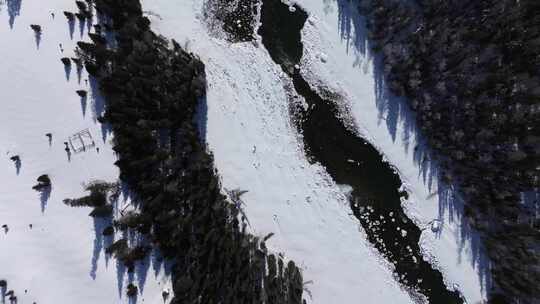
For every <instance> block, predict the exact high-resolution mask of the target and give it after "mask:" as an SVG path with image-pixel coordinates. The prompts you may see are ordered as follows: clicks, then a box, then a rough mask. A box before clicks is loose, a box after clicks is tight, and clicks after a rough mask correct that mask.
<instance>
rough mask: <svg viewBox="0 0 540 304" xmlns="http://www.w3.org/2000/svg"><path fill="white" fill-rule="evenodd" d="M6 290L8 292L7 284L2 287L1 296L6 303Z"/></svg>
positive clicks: (0, 289)
mask: <svg viewBox="0 0 540 304" xmlns="http://www.w3.org/2000/svg"><path fill="white" fill-rule="evenodd" d="M6 292H7V287H5V286H2V287H0V298H1V299H2V303H6Z"/></svg>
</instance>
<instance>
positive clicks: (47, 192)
mask: <svg viewBox="0 0 540 304" xmlns="http://www.w3.org/2000/svg"><path fill="white" fill-rule="evenodd" d="M51 191H52V186H47V187H43V188H41V189H39V201H40V203H41V213H45V209H47V203H48V202H49V198H50V197H51Z"/></svg>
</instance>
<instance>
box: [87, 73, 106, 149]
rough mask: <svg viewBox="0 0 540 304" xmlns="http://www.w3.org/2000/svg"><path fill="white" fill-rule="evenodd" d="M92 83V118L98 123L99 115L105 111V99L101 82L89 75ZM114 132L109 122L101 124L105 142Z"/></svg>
mask: <svg viewBox="0 0 540 304" xmlns="http://www.w3.org/2000/svg"><path fill="white" fill-rule="evenodd" d="M88 82H89V84H90V93H91V94H90V98H91V103H92V119H93V120H94V122H95V123H97V122H98V121H97V119H98V117H101V116H103V114H104V113H105V99H104V97H103V96H102V95H101V92H100V91H99V82H98V80H97V79H96V78H94V77H92V76H90V75H89V76H88ZM111 132H112V129H111V126H110V125H109V124H108V123H102V124H101V139H102V140H103V142H105V141H106V140H107V137H108V135H109V134H110V133H111Z"/></svg>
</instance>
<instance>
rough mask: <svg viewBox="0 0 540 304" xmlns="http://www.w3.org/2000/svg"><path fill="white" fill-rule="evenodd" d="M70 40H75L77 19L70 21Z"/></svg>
mask: <svg viewBox="0 0 540 304" xmlns="http://www.w3.org/2000/svg"><path fill="white" fill-rule="evenodd" d="M67 23H68V28H69V39H71V40H73V33H75V19H68V21H67Z"/></svg>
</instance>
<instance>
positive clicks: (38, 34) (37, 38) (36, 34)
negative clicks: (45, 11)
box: [34, 31, 42, 50]
mask: <svg viewBox="0 0 540 304" xmlns="http://www.w3.org/2000/svg"><path fill="white" fill-rule="evenodd" d="M41 35H42V33H41V31H34V39H35V41H36V49H38V50H39V45H40V44H41Z"/></svg>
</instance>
